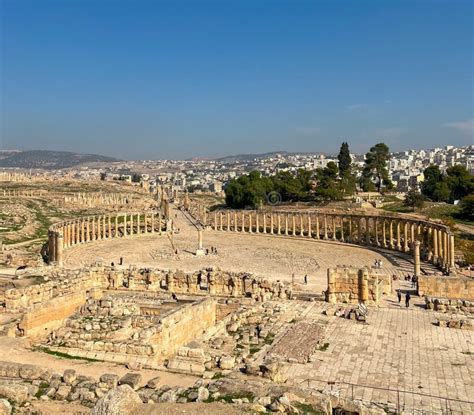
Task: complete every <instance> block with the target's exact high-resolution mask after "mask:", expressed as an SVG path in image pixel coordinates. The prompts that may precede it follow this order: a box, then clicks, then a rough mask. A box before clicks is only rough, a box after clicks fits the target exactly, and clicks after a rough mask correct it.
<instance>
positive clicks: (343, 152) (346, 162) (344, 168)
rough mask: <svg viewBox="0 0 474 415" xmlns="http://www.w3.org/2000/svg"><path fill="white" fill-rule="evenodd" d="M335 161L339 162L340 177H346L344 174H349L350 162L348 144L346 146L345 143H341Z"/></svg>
mask: <svg viewBox="0 0 474 415" xmlns="http://www.w3.org/2000/svg"><path fill="white" fill-rule="evenodd" d="M337 159H338V160H339V174H340V176H341V177H343V176H345V175H346V173H350V172H351V163H352V160H351V153H350V151H349V144H347V143H346V142H344V143H342V145H341V149H340V150H339V155H338V156H337Z"/></svg>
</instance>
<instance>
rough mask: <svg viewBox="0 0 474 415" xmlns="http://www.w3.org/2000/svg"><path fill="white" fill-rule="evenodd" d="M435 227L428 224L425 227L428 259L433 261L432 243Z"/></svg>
mask: <svg viewBox="0 0 474 415" xmlns="http://www.w3.org/2000/svg"><path fill="white" fill-rule="evenodd" d="M432 233H433V229H432V228H431V227H430V226H428V227H426V229H425V243H426V246H427V247H428V261H429V262H433V245H432V244H431V241H432V240H433V236H432Z"/></svg>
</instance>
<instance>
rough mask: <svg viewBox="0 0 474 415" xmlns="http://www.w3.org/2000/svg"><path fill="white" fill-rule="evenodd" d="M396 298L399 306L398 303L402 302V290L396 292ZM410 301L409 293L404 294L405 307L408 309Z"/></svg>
mask: <svg viewBox="0 0 474 415" xmlns="http://www.w3.org/2000/svg"><path fill="white" fill-rule="evenodd" d="M397 297H398V304H400V302H401V301H402V290H400V289H398V290H397ZM410 299H411V295H410V291H407V292H406V293H405V307H407V308H408V307H410Z"/></svg>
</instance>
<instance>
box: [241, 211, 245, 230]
mask: <svg viewBox="0 0 474 415" xmlns="http://www.w3.org/2000/svg"><path fill="white" fill-rule="evenodd" d="M241 231H242V232H245V212H244V211H242V229H241Z"/></svg>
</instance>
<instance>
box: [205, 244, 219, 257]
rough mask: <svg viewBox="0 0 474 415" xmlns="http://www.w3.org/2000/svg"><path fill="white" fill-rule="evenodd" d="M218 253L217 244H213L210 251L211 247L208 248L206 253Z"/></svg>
mask: <svg viewBox="0 0 474 415" xmlns="http://www.w3.org/2000/svg"><path fill="white" fill-rule="evenodd" d="M209 254H211V255H217V248H216V247H215V246H211V250H210V251H209V248H206V255H209Z"/></svg>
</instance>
